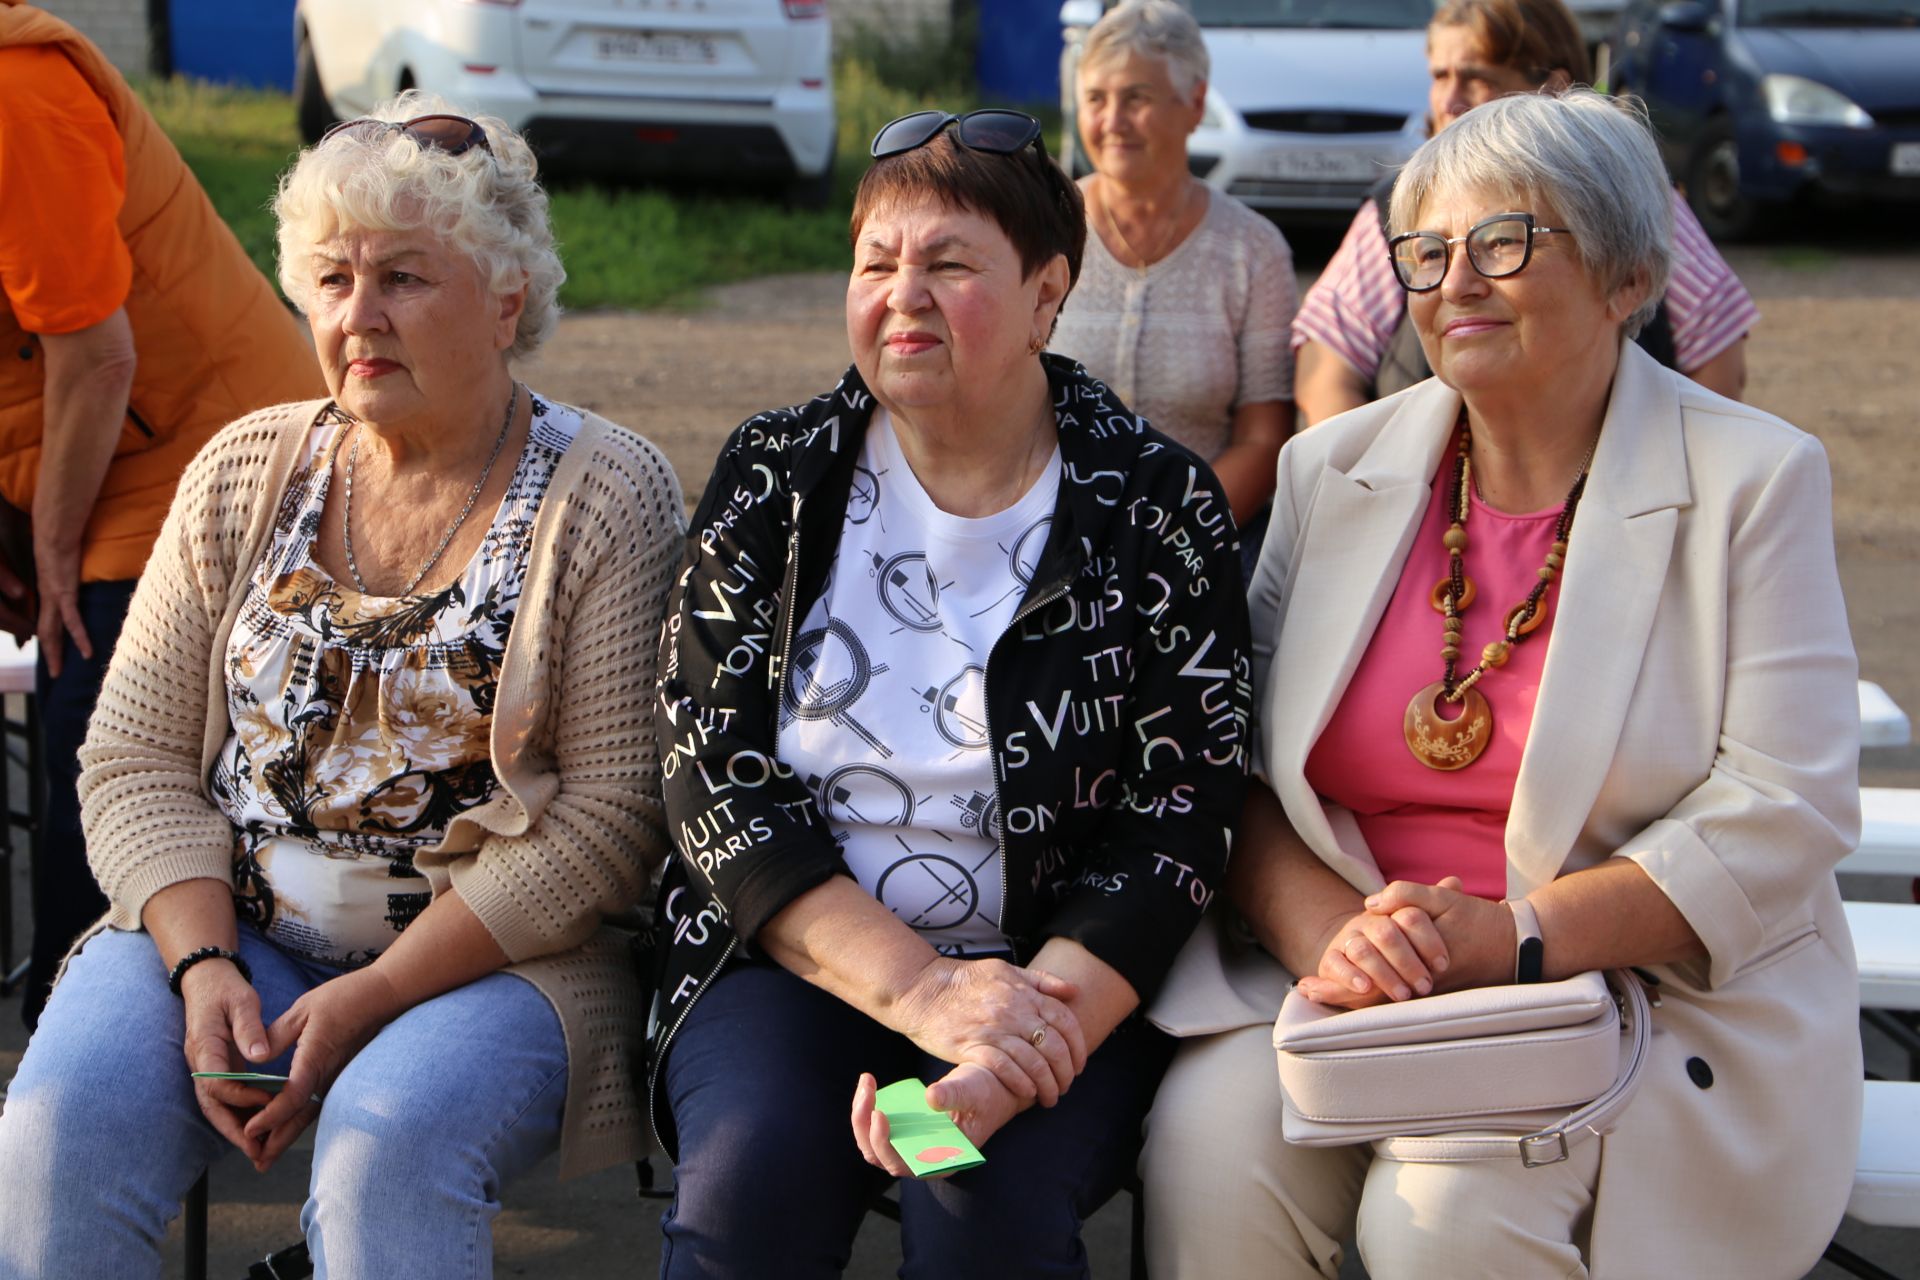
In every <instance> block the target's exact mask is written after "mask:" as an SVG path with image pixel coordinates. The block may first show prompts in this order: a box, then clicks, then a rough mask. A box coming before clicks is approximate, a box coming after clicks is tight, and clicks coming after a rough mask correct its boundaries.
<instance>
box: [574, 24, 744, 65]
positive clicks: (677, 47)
mask: <svg viewBox="0 0 1920 1280" xmlns="http://www.w3.org/2000/svg"><path fill="white" fill-rule="evenodd" d="M593 51H594V52H595V53H596V54H598V55H599V56H600V57H601V58H603V59H605V60H607V61H609V62H695V63H699V62H717V61H719V55H718V53H717V52H716V51H715V49H714V46H713V39H712V38H711V37H709V36H683V35H661V34H659V33H657V32H652V31H604V32H601V33H600V34H598V35H596V36H594V38H593Z"/></svg>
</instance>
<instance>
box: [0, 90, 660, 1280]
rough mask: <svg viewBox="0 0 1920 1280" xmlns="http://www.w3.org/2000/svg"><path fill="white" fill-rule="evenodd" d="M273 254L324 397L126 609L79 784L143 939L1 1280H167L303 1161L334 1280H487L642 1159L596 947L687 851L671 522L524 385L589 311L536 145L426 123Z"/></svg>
mask: <svg viewBox="0 0 1920 1280" xmlns="http://www.w3.org/2000/svg"><path fill="white" fill-rule="evenodd" d="M275 213H276V214H277V216H278V218H279V222H280V231H279V238H280V278H281V283H282V284H283V285H284V286H285V288H286V291H287V294H288V296H289V297H291V298H292V299H293V300H294V302H295V303H296V304H297V305H298V306H299V307H300V308H301V309H302V310H303V311H304V312H305V313H306V316H307V321H308V324H309V326H310V327H311V329H312V332H313V337H314V343H315V346H316V348H317V354H318V356H319V361H320V367H321V372H322V374H323V375H324V377H325V379H326V383H327V386H328V388H329V390H330V391H331V393H332V395H331V397H330V398H329V399H327V400H324V401H313V402H308V403H301V404H287V405H281V406H279V407H277V408H273V409H267V410H263V411H261V412H259V413H256V414H253V415H251V416H249V417H246V418H243V419H241V420H239V421H238V422H235V423H233V424H231V425H229V426H228V427H226V428H225V429H224V430H223V431H222V432H221V433H220V434H219V435H217V436H216V437H215V438H214V439H213V440H212V442H210V443H209V444H208V446H207V447H206V449H205V450H204V451H202V453H201V454H200V456H199V457H198V458H197V459H195V461H194V462H193V464H192V465H191V466H190V467H189V468H188V470H187V472H186V475H185V477H184V478H183V479H182V481H181V484H180V488H179V492H178V495H177V497H176V499H175V501H174V505H173V508H172V510H171V512H170V514H169V515H168V517H167V522H166V525H165V528H164V530H163V531H162V533H161V535H160V539H159V542H158V543H157V544H156V546H155V548H154V551H153V556H152V558H151V559H150V560H149V561H148V563H147V567H146V571H145V573H144V575H143V576H142V578H141V580H140V585H139V588H138V590H137V592H136V594H135V595H134V598H133V606H132V610H131V613H130V614H129V616H128V619H127V624H126V630H125V631H124V633H123V634H122V637H121V641H120V644H119V647H118V648H117V649H116V650H115V653H114V659H113V664H112V666H111V668H110V669H109V670H108V673H107V676H106V680H105V683H104V685H103V687H102V691H101V694H100V699H99V703H98V706H97V708H96V710H95V712H94V716H93V720H92V724H91V727H90V731H89V733H88V737H87V742H86V747H85V749H84V751H83V752H82V757H81V765H82V773H81V775H80V795H81V800H82V804H83V814H84V818H85V823H86V829H87V851H88V855H89V857H90V858H91V860H92V864H93V870H94V874H95V875H96V877H98V879H99V881H100V884H101V887H102V888H103V889H104V890H105V892H106V894H107V897H108V899H109V901H110V903H111V904H112V908H111V911H110V913H109V915H108V916H107V918H106V919H105V920H103V921H102V922H101V926H100V927H98V928H96V930H95V931H94V932H93V934H92V935H91V936H90V937H89V938H88V939H87V940H86V941H85V942H84V944H83V945H82V946H81V948H80V949H79V950H78V951H77V952H76V953H75V954H74V955H73V956H72V957H70V959H69V961H68V963H67V966H66V973H65V976H64V978H63V979H62V981H61V982H60V983H59V984H58V986H56V987H55V989H54V992H53V996H52V999H51V1001H50V1002H49V1004H48V1006H47V1010H46V1013H45V1015H44V1016H43V1017H42V1018H41V1021H40V1027H39V1031H38V1033H37V1034H36V1035H35V1036H34V1038H33V1041H32V1043H31V1044H30V1045H29V1046H28V1049H27V1052H26V1055H25V1057H24V1059H23V1060H22V1062H21V1065H20V1070H19V1073H18V1074H17V1075H16V1076H15V1077H14V1079H13V1082H12V1085H11V1087H10V1089H9V1091H8V1096H7V1102H6V1110H5V1112H4V1113H0V1276H5V1277H27V1276H35V1277H39V1276H53V1275H70V1276H157V1275H159V1274H160V1253H159V1242H160V1240H161V1239H162V1237H163V1236H164V1234H165V1231H166V1226H167V1221H168V1219H170V1218H171V1217H173V1216H174V1214H176V1213H177V1212H178V1211H179V1207H180V1201H181V1198H182V1197H183V1196H184V1195H185V1193H186V1191H187V1189H188V1187H189V1186H190V1185H191V1184H192V1183H193V1181H194V1180H195V1179H196V1178H197V1177H199V1176H200V1173H201V1172H202V1171H203V1170H204V1169H206V1168H207V1166H208V1165H209V1164H211V1163H212V1162H213V1161H214V1160H215V1159H216V1158H217V1157H218V1156H220V1155H221V1154H223V1153H224V1152H225V1151H226V1149H227V1148H229V1147H234V1148H238V1149H239V1151H240V1152H241V1153H242V1154H243V1155H244V1156H245V1157H246V1158H247V1159H248V1160H249V1161H250V1162H251V1163H252V1164H253V1165H254V1166H255V1168H257V1169H262V1170H264V1169H266V1168H267V1167H268V1166H269V1165H271V1164H272V1163H273V1162H274V1161H275V1160H276V1159H278V1158H279V1157H280V1156H281V1155H282V1154H283V1153H284V1152H285V1151H286V1149H287V1147H288V1145H289V1144H290V1143H291V1142H293V1140H294V1139H295V1138H296V1137H297V1136H298V1135H299V1134H300V1133H301V1132H302V1131H303V1130H305V1129H306V1128H307V1127H308V1126H309V1125H314V1126H315V1129H316V1137H315V1143H314V1157H313V1177H312V1183H311V1191H310V1195H309V1199H308V1200H307V1203H306V1207H305V1209H304V1210H303V1212H302V1214H301V1222H302V1225H303V1227H304V1229H305V1232H306V1239H307V1243H308V1246H309V1248H310V1250H311V1252H312V1256H313V1261H314V1265H315V1267H316V1269H317V1270H318V1272H319V1274H320V1275H322V1276H326V1275H329V1274H333V1275H346V1276H456V1275H457V1276H476V1277H480V1276H490V1275H492V1250H491V1232H490V1228H491V1223H492V1220H493V1217H494V1215H495V1214H497V1213H498V1212H499V1209H500V1204H499V1192H500V1187H501V1184H502V1183H504V1182H506V1181H507V1180H509V1179H511V1178H512V1177H513V1176H514V1175H516V1174H518V1173H520V1172H523V1171H524V1170H526V1169H527V1168H528V1167H530V1166H531V1165H532V1164H533V1163H534V1162H536V1161H538V1160H539V1159H541V1158H542V1157H544V1156H545V1155H547V1154H548V1153H550V1152H552V1151H553V1150H554V1149H555V1148H556V1147H557V1148H558V1149H559V1151H560V1153H561V1161H560V1165H561V1170H560V1171H561V1173H562V1175H563V1176H570V1175H572V1174H575V1173H584V1172H587V1171H589V1170H591V1169H594V1168H598V1167H600V1166H603V1165H606V1164H611V1163H614V1162H617V1161H622V1160H629V1159H632V1158H634V1156H635V1155H636V1154H637V1153H638V1152H639V1151H640V1150H641V1149H642V1142H641V1136H640V1129H639V1124H640V1121H639V1110H638V1107H637V1106H636V1101H635V1096H634V1076H635V1070H634V1068H635V1064H634V1063H633V1062H631V1061H630V1054H631V1052H632V1051H633V1049H635V1048H636V1047H637V1046H638V1044H639V1040H640V1035H641V1027H642V1022H643V1017H644V1014H643V1006H642V1003H641V995H640V992H639V989H638V983H637V981H636V978H635V975H634V973H633V971H632V963H631V959H630V949H629V948H628V947H627V946H626V945H625V941H624V939H623V937H622V936H621V935H620V934H618V933H617V932H616V931H615V930H613V929H611V928H609V927H607V926H606V925H605V924H603V921H604V919H605V918H606V917H608V916H611V915H613V914H615V913H618V912H621V911H623V910H625V909H626V908H629V907H631V906H632V905H633V904H634V903H635V901H637V899H638V898H639V896H640V894H641V892H642V891H643V889H644V888H645V886H646V884H647V882H648V875H649V869H650V867H651V866H652V865H653V864H655V863H656V862H657V861H658V860H659V859H660V858H661V857H662V856H663V854H664V852H665V849H666V844H665V840H664V836H663V833H662V829H661V827H662V818H661V811H660V798H659V766H658V758H657V754H656V752H655V749H654V746H653V736H652V734H651V733H650V732H649V731H648V707H649V703H650V699H651V688H652V672H653V664H654V650H655V640H656V637H657V634H658V631H659V625H660V619H661V610H662V606H663V603H664V595H665V591H666V588H667V586H668V582H669V577H670V575H671V574H672V573H673V570H674V567H675V565H676V563H677V561H678V559H679V547H680V532H681V527H682V510H681V500H680V491H679V487H678V485H677V484H676V483H675V480H674V476H673V472H672V471H671V469H670V468H669V467H668V466H667V464H666V462H665V460H664V459H663V458H662V457H661V456H660V454H659V453H658V452H657V451H655V450H654V448H653V447H652V446H651V445H649V444H648V443H647V442H646V441H644V440H642V439H640V438H639V437H638V436H635V435H632V434H629V433H628V432H626V431H624V430H622V429H621V428H619V427H616V426H614V425H613V424H611V423H609V422H606V421H604V420H602V419H600V418H597V417H595V416H594V415H592V414H587V413H583V412H581V411H580V410H577V409H572V408H569V407H567V406H565V405H562V404H559V403H557V402H554V401H550V400H547V399H544V398H543V397H541V396H538V395H536V394H534V393H533V392H532V391H531V390H528V389H525V388H523V387H522V386H521V385H520V384H519V383H518V382H517V381H515V379H514V377H513V375H512V372H511V371H510V362H511V361H512V360H513V359H514V358H516V357H520V356H524V355H527V354H530V353H531V352H532V351H533V350H534V349H535V348H537V347H538V346H539V344H540V342H541V341H542V340H543V339H544V338H545V337H546V336H547V335H548V334H549V333H551V332H552V329H553V325H554V321H555V317H556V315H557V306H556V301H555V295H556V292H557V290H558V288H559V286H560V282H561V281H562V280H563V279H564V278H565V272H564V271H563V270H562V269H561V266H560V260H559V257H558V255H557V254H556V253H555V251H554V246H553V235H552V232H551V230H550V229H549V227H548V224H547V200H546V195H545V193H544V192H543V191H542V190H541V189H540V187H539V185H538V183H537V182H536V180H535V169H534V159H533V155H532V152H531V151H529V150H528V148H527V144H526V142H525V141H524V140H523V139H521V138H520V137H519V136H517V135H516V134H514V133H513V132H512V131H511V130H509V129H508V128H506V126H505V125H504V124H503V123H502V122H501V121H498V120H494V119H483V120H470V119H467V118H465V117H463V116H458V115H454V114H451V113H449V112H448V111H447V109H446V107H445V105H444V104H442V103H439V102H438V101H436V100H433V99H431V98H427V97H425V96H422V95H418V94H406V95H402V96H401V97H400V98H399V99H398V100H396V101H394V102H391V103H388V104H385V105H384V106H383V107H381V108H380V109H379V110H378V111H377V112H376V114H375V116H373V117H370V118H367V119H362V120H354V121H349V122H347V123H345V124H342V125H340V126H338V127H337V128H335V129H334V130H333V131H332V132H330V133H329V134H328V135H327V137H326V138H324V139H323V140H322V141H321V142H320V143H319V144H317V145H316V146H314V147H313V148H312V149H310V150H308V151H305V152H303V153H302V154H301V156H300V158H299V160H298V161H297V162H296V163H295V165H294V167H293V169H292V170H291V172H289V173H288V174H287V175H286V177H285V178H284V179H283V180H282V182H281V187H280V193H279V197H278V199H277V201H276V202H275ZM254 1072H261V1073H269V1076H277V1077H283V1078H284V1081H283V1083H281V1082H276V1081H275V1080H274V1079H271V1078H268V1076H253V1075H251V1074H250V1073H254ZM189 1073H192V1074H191V1075H190V1074H189ZM236 1076H237V1077H239V1078H234V1077H236Z"/></svg>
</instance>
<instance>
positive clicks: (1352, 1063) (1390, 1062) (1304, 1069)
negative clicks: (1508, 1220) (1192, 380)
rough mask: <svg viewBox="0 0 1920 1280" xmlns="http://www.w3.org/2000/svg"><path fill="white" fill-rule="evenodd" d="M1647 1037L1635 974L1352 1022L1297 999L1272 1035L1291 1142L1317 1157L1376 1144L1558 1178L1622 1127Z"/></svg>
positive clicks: (1420, 1002) (1383, 1012)
mask: <svg viewBox="0 0 1920 1280" xmlns="http://www.w3.org/2000/svg"><path fill="white" fill-rule="evenodd" d="M1648 1033H1649V1027H1648V1010H1647V997H1646V993H1645V992H1644V991H1643V990H1642V988H1641V984H1640V979H1639V978H1637V977H1635V976H1634V975H1633V974H1632V973H1631V972H1630V971H1628V970H1625V969H1618V970H1612V971H1609V972H1606V973H1602V972H1600V971H1599V970H1594V971H1590V972H1587V973H1582V974H1579V975H1577V976H1575V977H1572V978H1568V979H1566V980H1565V981H1562V982H1539V983H1526V984H1519V983H1516V984H1511V985H1505V986H1497V987H1476V988H1472V989H1470V990H1465V991H1451V992H1448V993H1446V994H1444V995H1436V996H1426V997H1423V998H1421V999H1416V1000H1403V1001H1399V1002H1396V1003H1392V1004H1382V1005H1375V1006H1373V1007H1371V1008H1366V1009H1354V1010H1349V1011H1344V1012H1343V1011H1340V1010H1337V1009H1331V1008H1328V1007H1327V1006H1325V1005H1317V1004H1315V1003H1313V1002H1312V1001H1311V1000H1308V999H1307V998H1306V997H1305V996H1303V995H1301V994H1300V990H1299V988H1298V987H1297V986H1296V987H1294V988H1293V989H1292V990H1290V991H1289V992H1288V993H1287V998H1286V1001H1285V1002H1284V1003H1283V1004H1282V1005H1281V1006H1280V1017H1279V1018H1278V1020H1276V1021H1275V1022H1274V1024H1273V1047H1274V1051H1275V1053H1276V1055H1277V1056H1278V1058H1279V1063H1280V1091H1281V1094H1282V1102H1283V1108H1282V1119H1281V1132H1282V1134H1283V1135H1284V1136H1285V1138H1286V1140H1287V1141H1288V1142H1295V1143H1299V1144H1301V1145H1303V1146H1312V1147H1325V1146H1343V1145H1347V1144H1351V1143H1358V1142H1372V1143H1373V1144H1374V1150H1375V1153H1376V1154H1378V1155H1380V1156H1382V1157H1385V1158H1387V1159H1390V1160H1403V1161H1429V1162H1454V1161H1463V1160H1490V1159H1513V1158H1518V1159H1519V1161H1520V1162H1521V1163H1522V1164H1523V1165H1525V1166H1527V1167H1528V1168H1534V1167H1536V1166H1539V1165H1545V1164H1557V1163H1559V1162H1560V1161H1562V1160H1565V1159H1566V1158H1567V1156H1568V1153H1569V1149H1570V1148H1571V1147H1572V1146H1573V1145H1574V1144H1575V1143H1577V1142H1579V1141H1580V1140H1581V1139H1583V1138H1585V1137H1587V1136H1589V1135H1598V1134H1604V1133H1606V1132H1607V1131H1608V1130H1609V1129H1611V1128H1612V1127H1613V1124H1614V1122H1615V1121H1616V1120H1617V1119H1618V1117H1619V1115H1620V1113H1621V1111H1623V1110H1624V1109H1625V1108H1626V1105H1627V1103H1628V1102H1629V1101H1630V1100H1631V1099H1632V1096H1633V1091H1634V1088H1635V1087H1636V1086H1637V1085H1638V1083H1639V1078H1640V1068H1641V1064H1642V1062H1643V1061H1644V1060H1645V1058H1646V1052H1647V1037H1648Z"/></svg>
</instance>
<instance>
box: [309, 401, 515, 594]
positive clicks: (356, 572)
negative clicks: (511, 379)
mask: <svg viewBox="0 0 1920 1280" xmlns="http://www.w3.org/2000/svg"><path fill="white" fill-rule="evenodd" d="M512 386H513V392H512V394H510V395H509V396H508V397H507V416H506V417H505V418H503V419H501V422H500V434H499V436H498V437H496V438H495V439H494V442H493V452H492V453H490V454H488V455H487V465H486V466H485V467H483V468H481V471H480V478H479V479H478V480H475V481H474V482H473V489H472V490H471V491H470V492H469V493H468V494H467V504H466V505H465V506H464V507H461V508H460V514H459V515H457V516H455V517H454V518H453V523H452V524H450V525H448V526H447V532H446V534H445V535H444V536H443V537H442V538H441V539H440V545H439V546H437V547H435V548H434V549H433V554H432V555H430V556H428V557H427V562H426V563H425V564H423V565H421V566H420V572H418V573H416V574H414V575H413V580H412V581H411V582H409V583H407V585H406V586H404V587H402V588H400V594H401V595H403V596H410V595H412V594H413V589H414V588H415V587H417V586H419V585H420V579H422V578H424V577H426V576H427V571H428V570H429V569H431V568H433V566H434V565H436V564H438V563H440V556H441V554H442V553H443V552H445V551H446V549H447V544H448V543H450V542H452V541H453V535H454V534H456V533H458V532H460V526H461V525H463V524H465V523H466V522H467V515H468V513H470V512H471V511H472V510H473V504H474V503H476V502H478V501H479V500H480V491H481V490H482V489H484V488H486V487H487V477H488V476H490V475H492V474H493V464H494V462H495V461H497V460H498V459H499V457H500V450H501V448H502V447H504V446H505V445H506V443H507V433H508V431H510V430H511V429H512V427H513V411H514V408H515V406H517V405H518V404H519V403H520V384H519V383H518V382H515V383H513V384H512ZM359 460H360V423H359V421H358V420H357V419H356V420H355V421H354V424H353V448H351V449H349V450H348V451H347V499H346V502H345V504H344V505H343V508H342V510H341V512H340V541H341V542H342V543H344V544H345V545H346V549H347V572H348V573H349V574H351V575H352V576H353V585H354V586H356V587H358V588H360V594H362V595H369V596H370V595H372V594H373V592H372V591H370V590H368V589H367V583H366V579H364V578H362V577H361V576H360V566H359V565H357V564H355V563H354V562H353V464H354V463H355V462H358V461H359Z"/></svg>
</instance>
